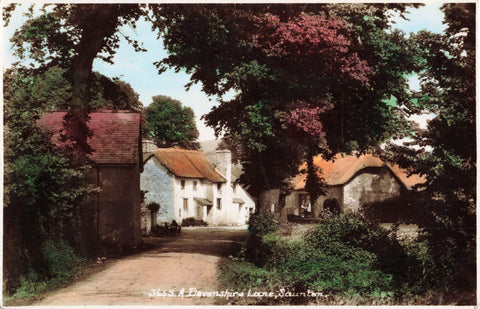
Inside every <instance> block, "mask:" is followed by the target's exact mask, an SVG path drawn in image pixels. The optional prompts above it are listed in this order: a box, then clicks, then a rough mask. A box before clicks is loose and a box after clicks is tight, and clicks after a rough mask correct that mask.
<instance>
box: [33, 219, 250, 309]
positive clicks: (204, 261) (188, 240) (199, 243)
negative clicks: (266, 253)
mask: <svg viewBox="0 0 480 309" xmlns="http://www.w3.org/2000/svg"><path fill="white" fill-rule="evenodd" d="M246 236H247V233H246V228H245V227H242V228H237V227H232V228H229V227H221V228H208V227H206V228H204V227H202V228H184V229H182V235H181V236H179V237H163V238H145V242H147V243H151V244H152V245H153V247H154V249H152V250H148V251H145V252H142V253H139V254H135V255H131V256H128V257H125V258H122V259H119V260H116V261H109V262H107V263H109V264H110V265H109V266H107V267H105V269H104V270H102V271H100V272H98V273H95V274H93V275H91V276H89V277H87V278H84V279H83V280H81V281H78V282H76V283H74V284H72V285H71V286H69V287H66V288H64V289H60V290H58V291H56V292H54V293H52V294H51V295H50V296H48V297H47V298H45V299H44V300H42V301H41V302H38V303H36V304H35V305H41V306H50V305H214V304H216V303H217V298H216V297H209V296H208V295H209V294H208V293H209V292H215V291H222V287H221V286H220V284H219V282H218V279H217V278H218V273H217V266H218V263H219V262H220V260H221V259H222V258H224V257H228V256H229V255H232V254H235V253H236V252H238V251H239V250H240V248H241V246H242V243H243V242H244V241H245V240H246ZM202 294H203V297H201V296H199V295H202ZM182 295H183V297H182Z"/></svg>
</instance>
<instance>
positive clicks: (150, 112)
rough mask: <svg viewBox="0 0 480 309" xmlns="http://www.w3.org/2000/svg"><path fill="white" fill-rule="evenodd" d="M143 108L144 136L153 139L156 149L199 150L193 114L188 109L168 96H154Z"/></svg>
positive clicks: (191, 110)
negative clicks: (178, 148)
mask: <svg viewBox="0 0 480 309" xmlns="http://www.w3.org/2000/svg"><path fill="white" fill-rule="evenodd" d="M152 99H153V102H152V103H151V104H150V105H149V106H148V107H146V108H145V118H146V119H145V120H146V123H145V127H144V134H145V135H146V136H148V137H153V138H154V139H155V141H156V144H157V146H158V147H161V148H168V147H180V148H186V149H199V148H200V144H199V143H198V142H196V140H197V139H198V130H197V127H196V125H195V114H194V112H193V109H191V108H190V107H186V106H182V103H181V102H180V101H178V100H174V99H172V98H170V97H168V96H163V95H158V96H154V97H153V98H152Z"/></svg>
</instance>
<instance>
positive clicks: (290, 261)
mask: <svg viewBox="0 0 480 309" xmlns="http://www.w3.org/2000/svg"><path fill="white" fill-rule="evenodd" d="M254 218H255V217H254ZM260 218H261V217H260ZM260 218H258V217H257V219H256V220H257V221H255V226H266V227H269V226H270V225H271V222H272V220H271V218H268V217H265V218H263V219H262V220H260ZM259 222H261V223H259ZM257 235H261V236H259V237H260V240H259V241H258V243H256V246H257V247H256V248H257V251H258V252H257V255H256V256H255V257H256V259H255V260H251V259H250V257H249V256H248V251H247V258H249V259H250V261H251V262H254V264H256V265H254V264H252V263H248V262H246V261H241V260H240V261H239V260H235V261H232V262H230V263H228V264H226V265H224V266H223V267H222V271H221V277H220V278H222V280H223V282H224V283H225V284H226V285H227V287H229V288H230V287H231V288H238V289H242V288H250V287H255V288H257V289H260V290H262V289H272V288H274V289H279V288H287V289H290V290H295V291H306V290H307V289H310V290H315V291H322V292H323V293H324V294H327V295H332V296H334V297H338V296H340V297H361V298H364V299H370V298H373V299H377V300H382V301H387V300H388V299H390V300H391V301H396V302H402V301H407V300H409V299H411V298H412V297H417V296H419V295H421V294H422V293H426V292H427V291H428V290H429V289H432V288H434V286H435V282H436V281H435V280H437V278H438V275H439V274H440V273H441V270H440V269H438V268H436V266H435V263H434V261H435V259H434V257H433V256H432V255H431V254H430V253H429V252H428V246H427V243H426V242H425V241H424V240H422V239H415V240H409V241H403V242H399V240H398V238H397V236H396V233H395V229H393V230H386V229H384V228H382V227H380V226H379V225H378V224H376V223H373V222H370V221H368V220H366V219H364V218H361V217H358V216H353V215H340V216H338V217H332V218H329V219H326V220H325V222H324V223H323V224H320V225H317V226H316V227H315V229H313V230H311V231H310V232H308V233H307V234H306V235H305V236H304V237H303V239H300V240H287V239H284V238H282V237H281V236H279V233H276V232H275V228H270V230H269V232H268V233H257ZM250 237H251V235H250ZM247 250H248V244H247ZM259 257H261V258H262V259H263V260H261V261H260V263H259Z"/></svg>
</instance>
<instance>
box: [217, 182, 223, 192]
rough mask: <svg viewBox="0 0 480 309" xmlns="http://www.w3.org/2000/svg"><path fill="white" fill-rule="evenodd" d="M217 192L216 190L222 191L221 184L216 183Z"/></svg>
mask: <svg viewBox="0 0 480 309" xmlns="http://www.w3.org/2000/svg"><path fill="white" fill-rule="evenodd" d="M217 190H218V192H220V191H222V183H221V182H219V183H217Z"/></svg>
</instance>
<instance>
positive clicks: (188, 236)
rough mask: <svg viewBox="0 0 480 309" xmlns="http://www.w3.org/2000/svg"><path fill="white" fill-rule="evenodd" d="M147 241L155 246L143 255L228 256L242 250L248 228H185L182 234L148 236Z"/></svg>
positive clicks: (145, 240) (145, 239)
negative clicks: (193, 254)
mask: <svg viewBox="0 0 480 309" xmlns="http://www.w3.org/2000/svg"><path fill="white" fill-rule="evenodd" d="M143 240H144V242H145V243H147V244H150V245H152V246H153V249H152V250H149V251H147V252H144V253H143V254H142V255H143V256H148V255H152V256H157V255H158V254H159V253H168V252H181V253H198V254H205V255H213V256H219V257H227V256H229V255H235V254H236V253H238V252H239V251H240V249H241V248H242V245H243V244H244V242H245V241H246V240H247V230H246V229H240V228H209V227H198V228H183V229H182V235H181V236H167V237H148V238H144V239H143Z"/></svg>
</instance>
